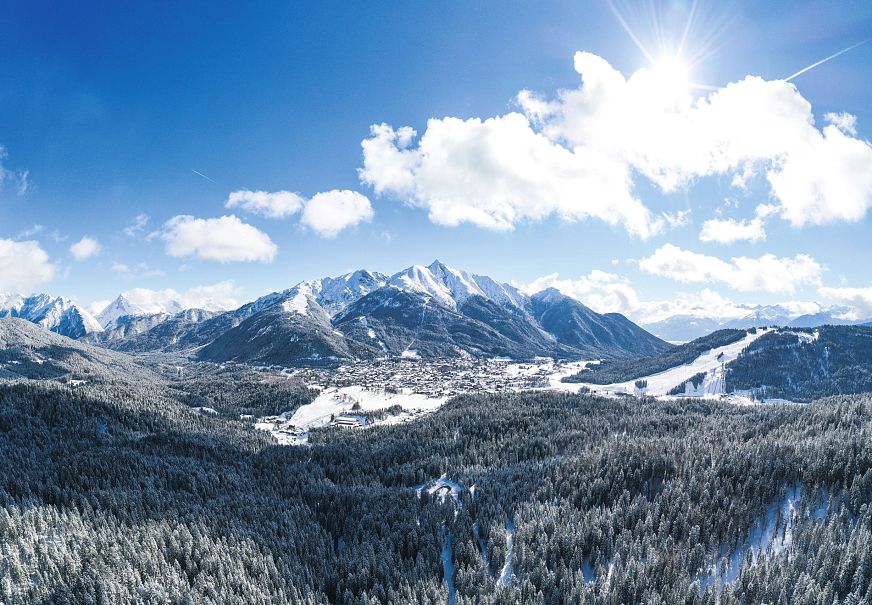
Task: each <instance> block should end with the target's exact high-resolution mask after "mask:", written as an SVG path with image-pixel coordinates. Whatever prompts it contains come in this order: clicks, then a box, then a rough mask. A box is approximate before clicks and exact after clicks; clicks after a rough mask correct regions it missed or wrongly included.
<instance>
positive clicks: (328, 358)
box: [197, 286, 370, 366]
mask: <svg viewBox="0 0 872 605" xmlns="http://www.w3.org/2000/svg"><path fill="white" fill-rule="evenodd" d="M361 356H364V357H365V356H370V350H369V349H368V348H367V347H365V346H361V345H360V344H358V343H357V342H356V341H353V340H348V339H346V338H345V337H344V335H343V334H342V333H341V332H338V331H336V330H334V328H333V325H332V323H331V321H330V316H329V315H328V314H327V312H326V311H325V310H324V308H323V307H321V306H320V305H319V304H318V303H317V301H316V300H315V298H314V296H312V293H311V290H310V289H309V287H308V286H303V287H301V288H299V289H297V290H296V291H295V292H294V293H293V294H290V295H289V296H287V297H285V298H283V299H282V300H278V301H276V302H275V303H273V304H271V305H269V306H267V307H266V308H265V309H263V310H261V311H259V312H258V313H255V314H253V315H251V316H250V317H248V318H247V319H245V320H243V321H242V322H240V323H239V324H238V325H236V326H234V327H232V328H230V329H229V330H227V331H226V332H224V333H223V334H221V335H220V336H218V337H217V338H216V339H215V340H213V341H212V342H210V343H209V344H207V345H206V346H205V347H203V349H201V350H200V351H199V352H198V353H197V357H198V359H201V360H204V361H217V362H223V361H237V362H246V363H263V364H269V365H273V364H278V365H286V366H290V365H298V364H316V365H317V364H321V363H324V362H335V361H337V360H340V359H350V358H358V357H361Z"/></svg>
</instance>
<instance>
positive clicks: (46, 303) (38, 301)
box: [0, 294, 103, 338]
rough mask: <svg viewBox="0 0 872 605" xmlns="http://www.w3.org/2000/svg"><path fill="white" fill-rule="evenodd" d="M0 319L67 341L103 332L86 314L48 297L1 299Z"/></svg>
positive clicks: (64, 302) (96, 322) (12, 296)
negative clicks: (18, 321) (15, 319)
mask: <svg viewBox="0 0 872 605" xmlns="http://www.w3.org/2000/svg"><path fill="white" fill-rule="evenodd" d="M0 317H20V318H22V319H26V320H27V321H30V322H32V323H35V324H38V325H40V326H42V327H43V328H45V329H46V330H50V331H52V332H55V333H57V334H61V335H63V336H69V337H70V338H80V337H82V336H86V335H88V334H93V333H95V332H100V331H101V330H102V329H103V328H102V326H101V325H100V323H99V322H98V321H97V320H96V319H95V318H94V317H93V316H92V315H91V314H90V313H88V312H87V311H86V310H85V309H83V308H82V307H80V306H78V305H77V304H75V303H74V302H73V301H71V300H70V299H68V298H64V297H63V296H58V297H52V296H49V295H48V294H36V295H34V296H29V297H26V298H25V297H22V296H19V295H14V294H13V295H4V296H3V299H2V301H0Z"/></svg>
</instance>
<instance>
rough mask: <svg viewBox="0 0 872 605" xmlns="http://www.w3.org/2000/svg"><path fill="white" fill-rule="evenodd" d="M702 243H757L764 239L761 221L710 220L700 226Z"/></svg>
mask: <svg viewBox="0 0 872 605" xmlns="http://www.w3.org/2000/svg"><path fill="white" fill-rule="evenodd" d="M699 239H700V241H702V242H717V243H719V244H734V243H736V242H739V241H747V242H759V241H760V240H764V239H766V230H765V229H764V227H763V220H762V219H760V218H753V219H751V220H741V221H737V220H735V219H731V218H727V219H710V220H707V221H706V222H704V223H703V224H702V230H701V231H700V232H699Z"/></svg>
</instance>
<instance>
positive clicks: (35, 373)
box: [0, 317, 150, 383]
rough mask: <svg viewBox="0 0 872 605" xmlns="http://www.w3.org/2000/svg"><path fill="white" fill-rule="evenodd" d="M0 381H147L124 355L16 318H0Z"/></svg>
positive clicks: (133, 363) (148, 373) (138, 368)
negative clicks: (1, 379) (66, 379)
mask: <svg viewBox="0 0 872 605" xmlns="http://www.w3.org/2000/svg"><path fill="white" fill-rule="evenodd" d="M0 369H2V370H3V372H2V375H0V378H6V379H21V378H29V379H34V380H44V379H59V378H69V379H73V380H87V381H88V382H89V383H93V382H103V383H110V382H116V381H124V382H129V381H138V380H146V381H147V380H148V379H149V376H150V372H148V371H147V370H145V369H143V368H142V367H140V366H139V365H137V364H136V363H135V362H134V361H133V359H131V358H130V357H128V356H127V355H124V354H121V353H116V352H114V351H109V350H107V349H104V348H101V347H95V346H91V345H88V344H86V343H83V342H80V341H77V340H73V339H71V338H68V337H65V336H62V335H60V334H55V333H53V332H50V331H48V330H45V329H44V328H41V327H40V326H38V325H36V324H34V323H32V322H30V321H27V320H25V319H21V318H16V317H4V318H2V319H0Z"/></svg>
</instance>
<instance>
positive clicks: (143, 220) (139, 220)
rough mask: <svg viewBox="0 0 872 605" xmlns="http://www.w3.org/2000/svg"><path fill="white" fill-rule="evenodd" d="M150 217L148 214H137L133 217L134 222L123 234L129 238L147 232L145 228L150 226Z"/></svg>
mask: <svg viewBox="0 0 872 605" xmlns="http://www.w3.org/2000/svg"><path fill="white" fill-rule="evenodd" d="M148 221H149V216H148V215H147V214H144V213H142V214H137V215H136V216H135V217H133V221H132V222H131V223H130V224H129V225H127V226H126V227H125V228H124V229H123V230H122V232H123V233H124V235H126V236H127V237H136V236H138V235H141V234H142V233H144V232H145V227H146V226H147V225H148Z"/></svg>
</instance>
